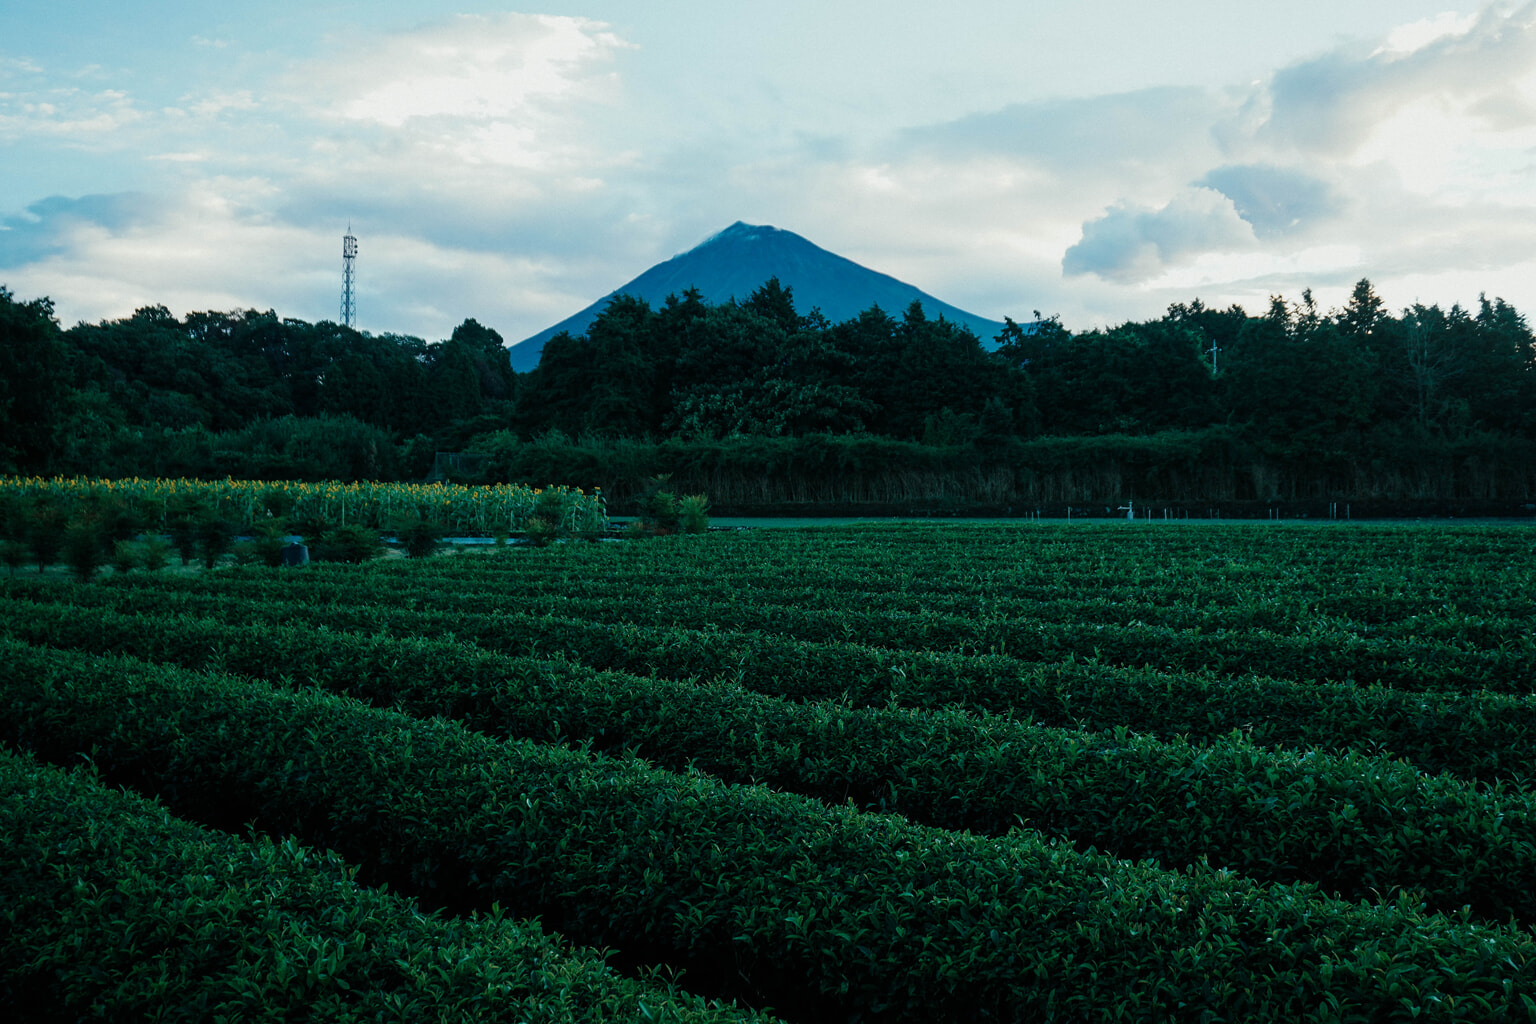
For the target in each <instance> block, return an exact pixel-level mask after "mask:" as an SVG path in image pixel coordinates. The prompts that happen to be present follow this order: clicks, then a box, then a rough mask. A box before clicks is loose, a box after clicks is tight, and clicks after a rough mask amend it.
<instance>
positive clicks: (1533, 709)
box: [0, 522, 1536, 1022]
mask: <svg viewBox="0 0 1536 1024" xmlns="http://www.w3.org/2000/svg"><path fill="white" fill-rule="evenodd" d="M1533 585H1536V529H1532V528H1531V527H1529V526H1519V525H1516V526H1455V525H1446V524H1440V525H1423V526H1420V525H1406V526H1398V525H1367V524H1358V523H1356V524H1311V525H1309V524H1302V523H1286V524H1283V525H1282V524H1274V523H1268V524H1260V523H1250V524H1239V525H1229V526H1215V525H1200V526H1190V525H1183V524H1163V523H1150V524H1125V523H1102V522H1100V523H1074V524H1071V525H1061V524H1051V525H1047V524H1039V523H1020V524H986V525H966V524H927V523H900V524H884V525H860V526H849V527H836V528H828V527H823V528H807V529H782V530H762V531H750V532H740V533H722V532H716V533H711V534H708V535H704V536H676V537H662V538H650V539H645V538H633V539H626V540H623V541H611V542H604V543H562V544H555V545H553V546H550V547H546V548H496V549H490V548H488V549H487V550H485V551H484V552H481V553H476V554H460V555H457V556H454V557H436V558H430V559H419V560H403V559H396V560H388V561H375V562H371V563H367V564H364V565H360V566H354V565H341V564H322V565H311V566H307V567H304V568H302V569H270V568H266V567H262V566H253V565H243V566H226V567H221V568H218V569H215V570H213V571H211V572H204V573H198V574H180V575H172V574H158V573H149V572H144V571H134V572H127V573H122V574H117V575H104V576H100V577H97V578H96V579H94V580H93V581H90V582H75V581H70V580H66V579H63V578H60V577H57V576H46V577H44V576H38V575H36V574H29V573H26V572H20V573H17V574H16V575H14V576H13V577H11V578H10V579H8V580H6V581H5V582H4V584H3V585H0V623H3V625H0V740H3V744H0V823H3V827H4V830H5V836H6V841H5V843H4V844H3V846H0V970H3V977H0V1005H9V1006H19V1007H24V1008H27V1009H29V1010H30V1011H32V1012H33V1013H34V1014H37V1015H42V1014H46V1015H49V1016H52V1017H62V1018H67V1019H77V1018H78V1019H138V1018H139V1017H140V1016H144V1017H151V1016H154V1015H156V1014H158V1015H159V1016H158V1017H157V1018H156V1019H162V1018H163V1019H177V1020H179V1019H187V1020H230V1021H233V1020H264V1019H293V1018H295V1017H299V1016H305V1015H312V1016H313V1017H314V1018H315V1019H325V1020H370V1021H372V1020H380V1019H388V1020H468V1019H474V1020H506V1021H545V1020H549V1021H555V1020H612V1021H620V1020H622V1021H646V1020H657V1021H661V1020H667V1021H688V1022H693V1021H724V1020H756V1019H762V1020H769V1019H782V1020H788V1021H839V1022H842V1021H848V1022H853V1021H860V1022H864V1021H872V1022H884V1021H890V1022H906V1021H946V1022H948V1021H1035V1020H1061V1021H1078V1020H1093V1021H1099V1020H1126V1021H1132V1020H1172V1021H1185V1020H1188V1021H1213V1022H1214V1021H1254V1020H1273V1021H1281V1020H1285V1021H1292V1020H1329V1021H1388V1020H1404V1021H1407V1020H1466V1021H1502V1020H1510V1021H1518V1020H1536V934H1533V932H1532V925H1533V924H1536V696H1533V691H1536V632H1533V623H1536V586H1533Z"/></svg>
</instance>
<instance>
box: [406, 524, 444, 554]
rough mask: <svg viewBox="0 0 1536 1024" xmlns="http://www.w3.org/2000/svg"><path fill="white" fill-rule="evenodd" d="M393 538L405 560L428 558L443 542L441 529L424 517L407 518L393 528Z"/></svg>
mask: <svg viewBox="0 0 1536 1024" xmlns="http://www.w3.org/2000/svg"><path fill="white" fill-rule="evenodd" d="M395 536H396V537H398V538H399V540H400V546H401V547H403V548H404V549H405V556H406V557H407V558H429V557H431V556H432V555H434V554H436V553H437V549H438V547H440V546H441V544H442V541H443V528H442V527H441V526H439V525H438V524H437V523H434V522H433V521H432V520H430V519H428V518H427V517H426V516H425V515H421V514H418V515H415V516H408V517H406V518H404V519H402V520H401V521H400V522H398V523H397V524H396V526H395Z"/></svg>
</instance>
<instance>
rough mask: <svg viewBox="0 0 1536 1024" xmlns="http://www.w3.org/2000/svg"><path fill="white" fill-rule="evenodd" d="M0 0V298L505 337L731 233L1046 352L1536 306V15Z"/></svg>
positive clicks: (1432, 1)
mask: <svg viewBox="0 0 1536 1024" xmlns="http://www.w3.org/2000/svg"><path fill="white" fill-rule="evenodd" d="M1449 2H1451V0H1428V2H1421V0H1289V2H1287V3H1285V4H1276V3H1266V4H1232V3H1230V2H1229V0H1221V2H1210V0H1164V2H1161V3H1157V4H1151V3H1146V2H1145V0H1036V2H1034V3H1030V4H1020V3H1017V2H1016V0H955V2H953V3H950V4H946V5H942V6H941V5H937V4H933V3H931V2H923V3H918V2H910V0H879V2H875V0H817V2H809V0H805V2H802V0H780V2H776V3H773V4H750V5H749V4H737V3H721V2H718V0H714V2H705V0H668V2H667V3H665V4H660V3H640V2H634V0H632V2H627V3H620V2H612V0H589V2H586V3H564V2H549V3H544V4H542V5H540V6H523V5H511V4H506V3H487V2H475V0H460V2H457V3H455V2H452V0H450V2H448V3H443V2H434V3H422V2H416V0H367V2H353V0H303V2H298V0H266V2H264V3H261V4H210V3H207V2H206V0H198V2H185V0H164V2H130V0H5V3H4V4H0V285H3V286H5V287H7V288H9V289H10V290H11V291H12V292H13V293H14V294H15V296H16V297H17V298H20V299H31V298H35V297H39V296H47V297H49V298H51V299H52V300H53V302H54V305H55V308H56V311H57V315H58V318H59V320H60V322H61V323H63V324H64V325H65V326H70V325H72V324H74V323H76V322H79V321H88V322H95V321H98V320H101V319H110V318H117V317H125V316H129V315H131V314H132V313H133V311H134V310H135V309H137V308H139V307H141V306H147V305H157V304H158V305H165V306H167V307H168V308H169V309H170V310H171V312H173V313H175V314H176V315H178V316H180V315H184V314H186V313H187V312H191V311H194V310H234V309H245V308H254V309H259V310H266V309H273V310H276V311H277V313H278V314H279V315H281V316H286V317H295V318H299V319H303V320H308V321H319V320H336V319H339V307H340V292H341V279H342V260H341V239H342V235H343V234H344V233H345V232H346V231H347V230H348V228H349V226H350V228H351V230H352V232H353V233H354V234H355V235H356V236H357V238H358V247H359V257H358V261H357V322H358V326H359V327H361V328H363V329H365V330H368V331H371V332H373V333H385V332H396V333H402V334H413V335H417V336H419V337H423V338H426V339H427V340H429V341H430V340H437V339H441V338H444V337H446V336H447V335H448V334H449V333H451V332H452V330H453V327H454V326H455V325H457V324H458V323H460V322H461V321H463V320H464V319H466V318H469V317H473V318H475V319H477V320H479V321H480V322H481V323H483V324H485V325H487V326H489V327H492V328H494V329H496V330H497V331H499V332H500V333H501V334H502V335H503V337H504V338H506V340H507V341H508V342H509V343H511V342H516V341H519V340H521V339H523V338H525V337H527V336H529V335H531V334H534V333H536V332H538V331H540V330H542V329H543V328H545V327H547V326H549V325H550V324H553V323H555V322H557V321H559V320H561V319H563V318H565V317H566V316H569V315H570V314H572V313H574V312H576V311H577V310H579V309H581V308H582V307H584V306H586V305H587V304H589V303H590V302H592V301H593V300H595V299H597V298H598V297H600V296H601V295H603V294H605V293H607V292H608V291H610V290H612V289H614V288H616V287H618V286H619V285H621V284H623V283H624V282H626V281H628V280H629V279H630V278H632V277H635V276H636V275H638V274H639V273H640V272H642V271H643V270H645V269H647V268H648V267H650V266H651V265H653V264H655V263H658V262H660V261H662V260H665V259H668V258H670V257H671V256H673V255H676V254H677V253H680V252H683V251H685V250H687V249H689V248H691V247H693V246H694V245H696V244H698V243H699V242H701V241H703V240H704V239H705V238H706V237H708V236H709V235H711V234H713V233H714V232H716V231H719V230H721V229H722V228H724V227H726V226H727V225H729V224H731V223H732V222H734V221H738V220H741V221H746V222H748V223H752V224H771V225H774V226H776V227H779V228H784V229H787V230H790V231H794V232H796V233H798V234H800V235H803V236H805V237H806V238H808V239H810V240H811V241H812V242H815V243H816V244H818V245H820V246H822V247H824V248H827V249H830V250H832V251H833V252H836V253H838V254H839V255H842V256H846V257H848V258H850V259H853V260H856V261H857V262H859V263H862V264H864V265H866V266H868V267H871V268H873V269H875V270H878V271H882V272H884V273H887V274H891V275H893V276H895V277H898V278H901V279H902V280H904V281H907V282H908V283H910V284H913V285H915V286H917V287H918V288H921V289H922V290H924V291H926V292H928V293H930V294H932V295H935V296H937V297H939V298H942V299H943V300H944V301H946V302H950V303H952V304H954V305H957V306H960V307H961V308H964V309H967V310H969V311H971V312H973V313H976V314H978V315H980V316H984V317H988V318H991V319H995V320H1001V319H1002V318H1003V317H1005V316H1009V317H1012V318H1013V319H1015V320H1026V319H1030V318H1032V317H1033V315H1034V313H1035V311H1040V312H1041V313H1043V314H1044V315H1047V316H1050V315H1057V316H1060V317H1061V319H1062V323H1063V324H1064V325H1065V326H1066V327H1068V328H1069V329H1072V330H1086V329H1089V328H1092V327H1100V326H1112V325H1115V324H1118V323H1122V322H1124V321H1127V320H1146V319H1154V318H1156V317H1158V316H1160V315H1161V314H1162V313H1163V311H1164V310H1165V309H1166V308H1167V306H1168V305H1169V303H1172V302H1188V301H1190V300H1192V299H1194V298H1199V299H1201V300H1202V301H1203V302H1205V303H1206V304H1207V305H1212V306H1226V305H1228V304H1230V303H1234V302H1236V303H1240V304H1242V305H1243V306H1244V307H1245V308H1247V309H1248V310H1249V311H1250V312H1254V313H1258V312H1261V311H1263V310H1264V309H1265V308H1266V307H1267V305H1268V301H1269V297H1270V296H1272V295H1282V296H1284V297H1286V298H1288V299H1290V300H1292V301H1297V300H1299V299H1300V296H1301V293H1302V291H1303V289H1307V288H1310V289H1312V292H1313V294H1314V296H1315V297H1316V300H1317V301H1318V303H1319V304H1320V305H1321V306H1322V307H1324V308H1325V309H1327V308H1336V307H1340V306H1342V305H1343V304H1344V302H1345V301H1346V299H1347V297H1348V294H1349V292H1350V290H1351V288H1352V287H1353V285H1354V283H1355V282H1356V281H1358V280H1359V279H1360V278H1362V277H1368V278H1370V279H1371V281H1372V282H1373V284H1374V285H1375V287H1376V290H1377V292H1378V294H1380V295H1381V296H1382V298H1383V299H1384V300H1385V301H1386V303H1387V305H1388V306H1389V307H1391V308H1393V309H1401V308H1402V307H1404V306H1407V305H1409V304H1411V303H1414V302H1423V303H1425V304H1426V305H1428V304H1439V305H1441V306H1442V307H1446V308H1448V307H1449V306H1450V305H1452V304H1453V303H1460V304H1461V305H1463V306H1473V305H1475V303H1476V302H1477V300H1478V296H1479V295H1480V294H1481V293H1487V295H1488V296H1489V297H1490V298H1492V297H1495V296H1498V297H1502V298H1504V299H1506V300H1507V301H1509V302H1511V303H1512V304H1514V305H1515V307H1516V308H1517V309H1519V310H1520V311H1521V312H1523V313H1525V314H1527V316H1532V315H1533V314H1536V0H1531V2H1523V3H1522V2H1513V3H1493V4H1466V5H1464V6H1459V7H1458V6H1448V3H1449Z"/></svg>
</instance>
